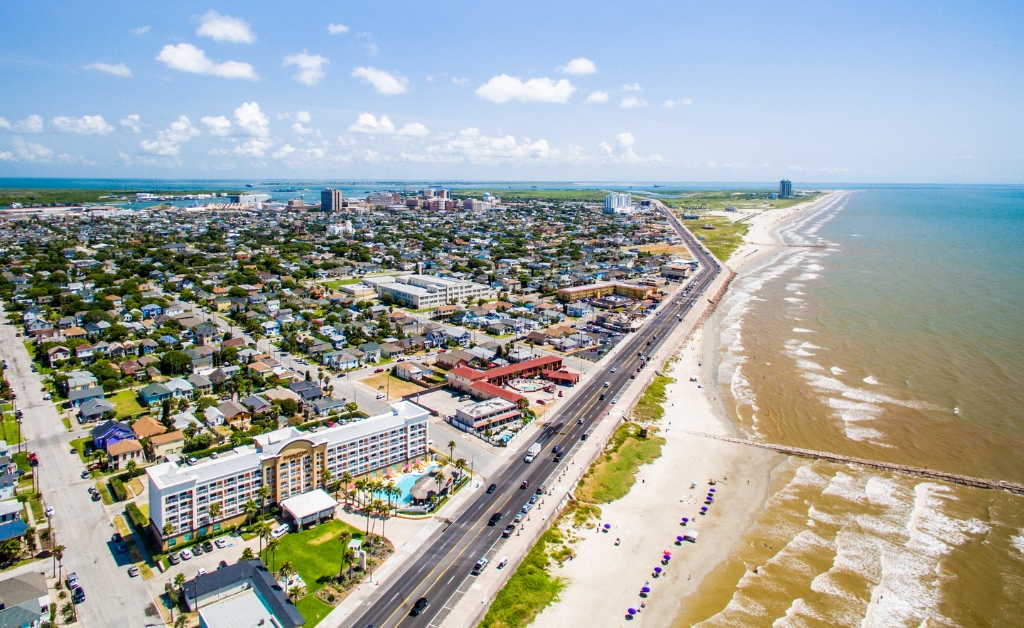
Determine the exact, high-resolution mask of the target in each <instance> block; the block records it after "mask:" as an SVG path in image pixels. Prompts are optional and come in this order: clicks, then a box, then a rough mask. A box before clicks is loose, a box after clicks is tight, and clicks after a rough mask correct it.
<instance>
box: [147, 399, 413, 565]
mask: <svg viewBox="0 0 1024 628" xmlns="http://www.w3.org/2000/svg"><path fill="white" fill-rule="evenodd" d="M427 417H428V412H427V411H426V410H424V409H423V408H421V407H420V406H417V405H416V404H414V403H412V402H409V401H400V402H397V403H394V404H392V405H391V412H389V413H387V414H382V415H378V416H375V417H370V418H368V419H364V420H362V421H356V422H354V423H348V424H346V425H339V426H337V427H332V428H328V429H325V430H320V431H318V432H316V433H309V432H303V431H300V430H298V429H296V428H294V427H286V428H283V429H280V430H276V431H273V432H269V433H266V434H261V435H259V436H256V437H255V438H254V439H253V440H254V442H253V444H252V445H247V446H244V447H236V448H235V449H234V451H233V452H232V453H231V454H230V455H221V457H219V458H216V459H213V458H210V459H207V460H204V461H203V462H200V463H199V464H196V465H193V466H183V465H179V463H178V462H177V460H176V458H175V459H172V461H170V462H165V463H162V464H158V465H154V466H152V467H149V468H147V469H146V475H147V476H148V478H149V516H150V526H151V533H152V534H153V535H154V536H155V538H157V539H159V540H160V541H161V543H162V545H163V547H164V549H168V548H173V547H174V546H175V545H178V544H181V543H188V542H190V541H192V540H194V538H196V536H197V535H198V536H202V535H210V534H214V533H216V532H217V531H219V530H220V529H221V527H222V526H232V525H236V524H238V523H241V522H242V521H243V520H244V519H245V516H246V515H245V511H244V508H245V503H246V502H247V501H249V500H250V499H251V500H253V501H256V502H259V497H258V494H257V491H258V490H259V488H260V487H261V486H267V487H269V488H270V498H269V500H268V501H269V502H271V503H280V502H282V501H284V500H286V499H288V498H289V497H294V496H296V495H302V494H304V493H308V492H310V491H313V490H315V489H317V488H323V485H324V481H323V473H324V471H325V470H329V471H330V472H331V476H332V477H335V478H340V477H341V475H342V474H343V473H345V472H346V471H347V472H349V473H351V474H352V475H353V476H356V477H358V476H364V475H367V474H371V473H375V472H383V471H388V470H389V471H394V472H401V471H402V470H403V469H404V467H405V466H407V465H408V464H410V463H411V462H413V461H420V460H424V459H425V458H426V456H427V453H428V451H427ZM213 504H220V506H219V509H220V512H219V513H218V515H217V517H216V518H211V517H210V506H211V505H213ZM165 526H169V529H168V532H169V533H168V534H164V527H165Z"/></svg>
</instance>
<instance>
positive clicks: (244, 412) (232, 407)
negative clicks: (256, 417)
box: [217, 401, 252, 429]
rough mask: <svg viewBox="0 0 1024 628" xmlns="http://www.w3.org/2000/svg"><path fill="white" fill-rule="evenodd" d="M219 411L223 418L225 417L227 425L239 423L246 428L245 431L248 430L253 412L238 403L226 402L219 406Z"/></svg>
mask: <svg viewBox="0 0 1024 628" xmlns="http://www.w3.org/2000/svg"><path fill="white" fill-rule="evenodd" d="M217 410H219V411H220V413H221V416H223V417H224V422H226V423H227V424H229V425H235V424H236V423H237V424H240V425H244V426H246V427H245V428H243V429H247V428H248V425H249V419H250V418H251V417H252V412H250V411H249V410H248V408H246V407H245V406H243V405H242V404H240V403H238V402H237V401H225V402H224V403H221V404H219V405H218V406H217Z"/></svg>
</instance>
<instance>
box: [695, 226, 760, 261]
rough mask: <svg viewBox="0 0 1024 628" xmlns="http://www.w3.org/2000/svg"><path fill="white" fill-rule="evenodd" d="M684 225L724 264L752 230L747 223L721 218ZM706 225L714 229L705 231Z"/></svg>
mask: <svg viewBox="0 0 1024 628" xmlns="http://www.w3.org/2000/svg"><path fill="white" fill-rule="evenodd" d="M683 224H685V225H686V227H687V228H688V229H689V230H690V232H691V233H693V235H694V236H696V237H697V238H698V239H700V238H703V240H702V242H703V243H704V246H706V247H708V250H709V251H711V252H712V253H713V254H714V256H715V257H717V258H718V259H720V260H722V261H723V262H724V261H726V260H727V259H729V256H731V255H732V254H733V252H734V251H735V250H736V249H737V248H739V246H740V245H741V244H743V236H745V235H747V230H748V229H750V226H749V225H748V224H747V223H745V222H733V221H731V220H729V219H728V218H723V217H721V216H705V217H702V218H701V219H700V220H687V221H685V222H684V223H683ZM704 225H711V226H712V227H714V229H704V228H703V227H704Z"/></svg>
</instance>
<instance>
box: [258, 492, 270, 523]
mask: <svg viewBox="0 0 1024 628" xmlns="http://www.w3.org/2000/svg"><path fill="white" fill-rule="evenodd" d="M256 495H258V496H259V498H260V521H263V519H264V518H266V516H267V514H266V506H267V500H268V499H270V487H269V486H267V485H266V484H264V485H263V486H261V487H260V488H259V490H257V491H256Z"/></svg>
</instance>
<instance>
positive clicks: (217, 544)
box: [213, 539, 228, 549]
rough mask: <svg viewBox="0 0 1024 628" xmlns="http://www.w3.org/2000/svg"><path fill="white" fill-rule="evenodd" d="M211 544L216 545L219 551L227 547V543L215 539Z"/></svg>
mask: <svg viewBox="0 0 1024 628" xmlns="http://www.w3.org/2000/svg"><path fill="white" fill-rule="evenodd" d="M213 544H214V545H216V546H217V547H219V548H220V549H224V548H225V547H227V546H228V542H227V541H225V540H224V539H217V540H215V541H214V542H213Z"/></svg>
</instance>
